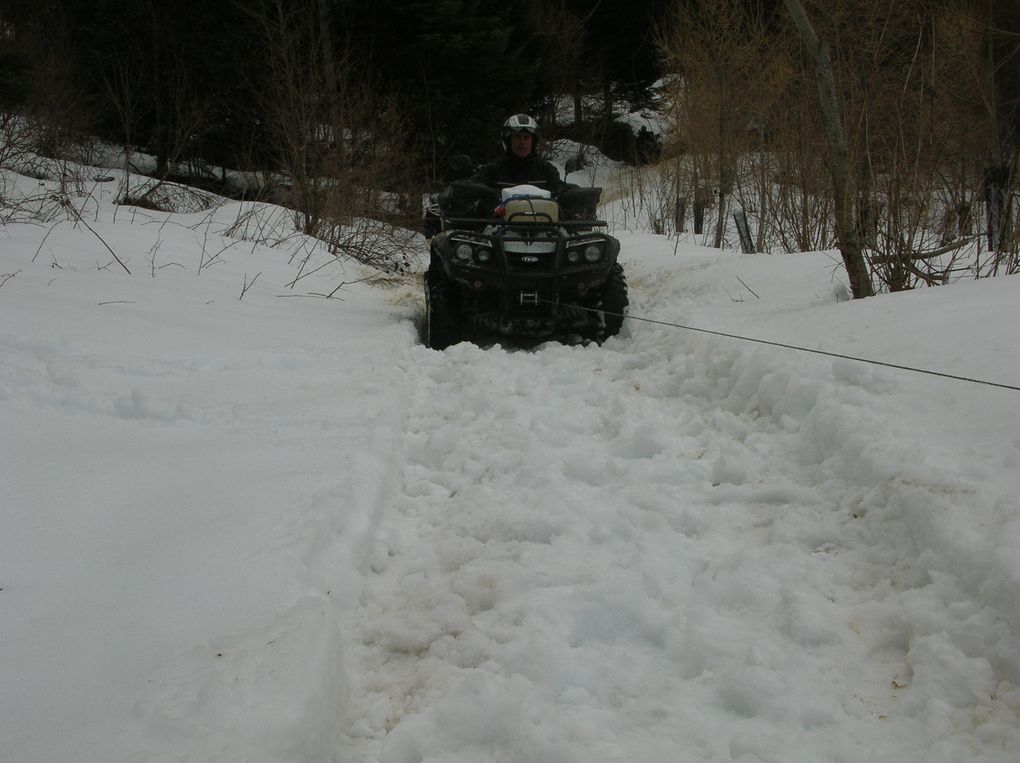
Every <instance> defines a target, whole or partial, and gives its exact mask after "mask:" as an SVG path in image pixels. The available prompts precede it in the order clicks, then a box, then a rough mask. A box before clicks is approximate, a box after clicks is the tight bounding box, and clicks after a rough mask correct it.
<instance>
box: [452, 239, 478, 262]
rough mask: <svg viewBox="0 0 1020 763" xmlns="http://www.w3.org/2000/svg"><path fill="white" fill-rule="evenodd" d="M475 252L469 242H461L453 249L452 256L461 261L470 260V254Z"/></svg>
mask: <svg viewBox="0 0 1020 763" xmlns="http://www.w3.org/2000/svg"><path fill="white" fill-rule="evenodd" d="M474 253H475V250H474V249H473V248H472V246H471V244H467V243H464V242H461V243H459V244H457V246H456V247H455V248H454V250H453V256H454V257H456V258H457V259H458V260H460V261H461V262H468V261H470V260H471V255H472V254H474Z"/></svg>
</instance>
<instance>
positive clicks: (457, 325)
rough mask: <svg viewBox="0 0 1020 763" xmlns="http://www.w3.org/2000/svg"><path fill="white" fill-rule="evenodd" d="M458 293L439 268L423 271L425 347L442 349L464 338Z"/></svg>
mask: <svg viewBox="0 0 1020 763" xmlns="http://www.w3.org/2000/svg"><path fill="white" fill-rule="evenodd" d="M463 335H464V329H463V326H462V325H461V315H460V292H459V290H458V288H457V284H456V283H454V282H453V281H451V280H450V279H449V278H447V277H446V274H445V273H444V272H443V271H442V269H441V268H438V267H430V268H429V269H428V270H427V271H426V272H425V346H426V347H429V348H431V349H433V350H445V349H446V348H447V347H449V346H450V345H453V344H457V342H459V341H461V339H463Z"/></svg>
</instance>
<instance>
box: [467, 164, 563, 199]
mask: <svg viewBox="0 0 1020 763" xmlns="http://www.w3.org/2000/svg"><path fill="white" fill-rule="evenodd" d="M469 180H472V181H473V182H475V183H484V184H485V185H488V186H491V187H493V188H508V187H510V186H512V185H524V184H527V185H534V186H538V187H539V188H543V189H545V190H547V191H551V192H552V193H554V194H555V193H557V192H558V191H559V190H560V187H561V186H562V185H563V182H562V181H561V180H560V173H559V171H558V170H557V169H556V168H555V167H554V166H553V165H552V163H551V162H548V161H546V160H545V159H542V158H541V157H538V156H535V155H534V154H532V155H531V156H529V157H528V158H527V159H520V158H518V157H516V156H514V155H513V154H506V155H504V156H501V157H500V158H499V159H496V160H495V161H492V162H489V163H488V164H483V165H482V166H481V167H479V168H478V170H477V172H475V174H474V175H472V176H471V177H470V178H469Z"/></svg>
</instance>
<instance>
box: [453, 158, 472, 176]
mask: <svg viewBox="0 0 1020 763" xmlns="http://www.w3.org/2000/svg"><path fill="white" fill-rule="evenodd" d="M450 169H452V170H453V171H455V172H464V173H467V172H474V170H475V163H474V162H473V161H471V157H470V156H468V155H467V154H457V155H456V156H452V157H450Z"/></svg>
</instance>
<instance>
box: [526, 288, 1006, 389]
mask: <svg viewBox="0 0 1020 763" xmlns="http://www.w3.org/2000/svg"><path fill="white" fill-rule="evenodd" d="M542 301H543V302H548V303H549V304H557V303H554V302H552V301H551V300H542ZM575 307H577V308H578V309H581V310H586V311H588V312H592V313H603V314H604V315H612V316H615V317H618V318H626V319H627V320H632V321H641V322H643V323H654V324H656V325H658V326H669V327H671V328H676V329H683V330H685V331H696V332H698V333H700V334H711V335H712V336H721V337H725V338H726V339H736V340H738V341H741V342H753V343H755V344H764V345H768V346H770V347H781V348H783V349H785V350H797V351H798V352H809V353H811V354H813V355H824V356H826V357H829V358H838V359H840V360H852V361H854V362H857V363H868V364H870V365H873V366H882V367H884V368H894V369H896V370H897V371H911V372H913V373H916V374H925V375H927V376H936V377H939V378H942V379H952V380H954V381H962V382H967V383H969V384H981V385H984V386H986V387H998V388H1000V389H1009V390H1013V391H1014V392H1020V386H1016V385H1013V384H1003V383H1001V382H993V381H988V380H987V379H975V378H973V377H970V376H957V375H956V374H947V373H944V372H942V371H931V370H929V369H926V368H916V367H914V366H903V365H899V364H897V363H887V362H885V361H883V360H873V359H871V358H861V357H857V356H854V355H844V354H843V353H839V352H827V351H826V350H816V349H813V348H811V347H800V346H799V345H796V344H787V343H785V342H773V341H770V340H768V339H758V338H755V337H751V336H741V335H740V334H728V333H726V332H725V331H713V330H711V329H705V328H699V327H697V326H685V325H683V324H681V323H670V322H669V321H659V320H655V319H654V318H643V317H641V316H639V315H633V314H631V313H627V314H626V315H621V314H620V313H612V312H609V311H607V310H597V309H595V308H591V307H581V306H580V305H576V306H575Z"/></svg>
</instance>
